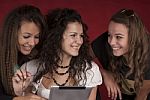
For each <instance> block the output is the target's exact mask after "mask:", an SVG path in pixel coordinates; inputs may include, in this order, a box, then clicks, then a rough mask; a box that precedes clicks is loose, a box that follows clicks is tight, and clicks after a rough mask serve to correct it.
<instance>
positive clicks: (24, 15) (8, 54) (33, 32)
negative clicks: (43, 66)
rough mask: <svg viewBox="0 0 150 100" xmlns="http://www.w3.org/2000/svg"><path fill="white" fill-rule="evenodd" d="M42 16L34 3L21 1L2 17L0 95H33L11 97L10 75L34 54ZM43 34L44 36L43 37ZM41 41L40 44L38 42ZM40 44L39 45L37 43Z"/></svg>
mask: <svg viewBox="0 0 150 100" xmlns="http://www.w3.org/2000/svg"><path fill="white" fill-rule="evenodd" d="M45 26H46V24H45V20H44V17H43V15H42V13H41V12H40V10H39V9H38V8H37V7H34V6H32V5H23V6H20V7H17V8H15V9H14V10H12V11H11V12H10V13H9V14H8V16H7V17H6V19H5V22H4V25H3V29H2V33H1V41H0V98H1V99H3V100H12V99H13V100H18V99H19V100H29V99H32V98H37V100H38V99H40V100H41V97H38V96H36V95H32V96H25V97H14V96H15V93H14V90H13V87H14V88H15V87H18V85H17V84H16V85H14V84H12V76H13V75H14V72H15V71H16V69H18V68H19V67H20V66H21V65H22V64H23V63H25V62H27V61H29V60H30V59H32V58H33V57H36V54H37V51H38V50H37V49H38V48H39V46H40V45H41V43H42V42H41V41H42V37H43V36H44V33H45ZM43 38H44V37H43ZM39 41H40V44H39ZM37 44H39V45H37Z"/></svg>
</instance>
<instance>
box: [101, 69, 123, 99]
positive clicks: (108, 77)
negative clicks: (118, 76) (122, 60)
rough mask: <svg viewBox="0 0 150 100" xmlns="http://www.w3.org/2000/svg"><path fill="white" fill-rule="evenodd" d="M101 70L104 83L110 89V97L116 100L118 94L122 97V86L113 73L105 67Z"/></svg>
mask: <svg viewBox="0 0 150 100" xmlns="http://www.w3.org/2000/svg"><path fill="white" fill-rule="evenodd" d="M100 70H101V73H102V76H103V80H104V84H105V86H106V88H107V91H108V97H111V99H113V100H116V98H117V95H118V94H119V98H120V99H122V96H121V91H120V88H119V86H118V84H117V83H116V82H115V80H114V77H113V75H112V73H111V72H109V71H107V70H105V69H103V68H101V69H100Z"/></svg>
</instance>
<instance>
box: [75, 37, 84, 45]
mask: <svg viewBox="0 0 150 100" xmlns="http://www.w3.org/2000/svg"><path fill="white" fill-rule="evenodd" d="M76 43H78V44H82V43H83V38H82V37H81V36H78V37H77V38H76Z"/></svg>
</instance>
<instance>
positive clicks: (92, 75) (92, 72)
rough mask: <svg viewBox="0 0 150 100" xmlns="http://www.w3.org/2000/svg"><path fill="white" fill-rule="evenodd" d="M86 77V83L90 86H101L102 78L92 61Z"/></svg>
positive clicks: (97, 67)
mask: <svg viewBox="0 0 150 100" xmlns="http://www.w3.org/2000/svg"><path fill="white" fill-rule="evenodd" d="M86 76H87V83H89V84H90V86H96V85H100V84H102V76H101V72H100V70H99V66H98V65H97V64H96V63H95V62H93V61H92V68H91V69H89V70H87V72H86Z"/></svg>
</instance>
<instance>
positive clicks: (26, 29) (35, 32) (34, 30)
mask: <svg viewBox="0 0 150 100" xmlns="http://www.w3.org/2000/svg"><path fill="white" fill-rule="evenodd" d="M39 33H40V30H39V27H38V26H37V25H36V24H35V23H33V22H25V21H24V22H22V23H21V27H20V30H19V32H18V43H19V44H18V49H19V51H20V52H21V53H22V54H24V55H28V54H30V52H31V50H32V49H33V48H34V47H35V45H37V44H38V43H39Z"/></svg>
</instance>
